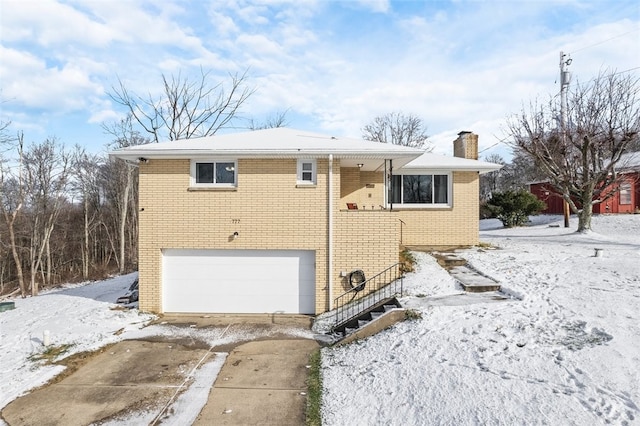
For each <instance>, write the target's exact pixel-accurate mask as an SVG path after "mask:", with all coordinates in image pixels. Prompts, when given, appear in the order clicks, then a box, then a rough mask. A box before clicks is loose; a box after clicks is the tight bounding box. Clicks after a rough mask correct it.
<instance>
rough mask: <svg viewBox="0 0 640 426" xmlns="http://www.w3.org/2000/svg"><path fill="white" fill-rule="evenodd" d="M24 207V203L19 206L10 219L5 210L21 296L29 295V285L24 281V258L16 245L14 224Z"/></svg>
mask: <svg viewBox="0 0 640 426" xmlns="http://www.w3.org/2000/svg"><path fill="white" fill-rule="evenodd" d="M21 208H22V204H20V205H19V206H18V208H17V209H16V210H15V211H14V212H13V215H12V217H11V219H9V217H8V215H7V213H6V212H5V219H6V220H7V227H8V228H9V241H10V242H11V255H12V256H13V261H14V263H15V264H16V275H18V284H19V285H20V296H22V297H27V287H26V284H25V282H24V271H23V270H22V260H21V259H20V256H19V255H18V249H17V247H16V232H15V228H14V224H15V221H16V216H17V215H18V212H19V211H20V209H21Z"/></svg>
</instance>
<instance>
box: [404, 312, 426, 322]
mask: <svg viewBox="0 0 640 426" xmlns="http://www.w3.org/2000/svg"><path fill="white" fill-rule="evenodd" d="M404 319H406V320H408V321H417V320H421V319H422V312H420V311H418V310H416V309H406V310H405V311H404Z"/></svg>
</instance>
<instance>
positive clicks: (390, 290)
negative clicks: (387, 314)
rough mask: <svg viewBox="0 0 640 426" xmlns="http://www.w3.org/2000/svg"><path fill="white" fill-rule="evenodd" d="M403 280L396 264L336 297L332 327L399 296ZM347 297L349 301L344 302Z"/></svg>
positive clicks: (398, 265)
mask: <svg viewBox="0 0 640 426" xmlns="http://www.w3.org/2000/svg"><path fill="white" fill-rule="evenodd" d="M403 279H404V275H403V273H402V270H401V263H396V264H395V265H393V266H390V267H388V268H387V269H385V270H384V271H382V272H380V273H379V274H377V275H375V276H373V277H371V278H369V279H368V280H366V281H364V282H363V283H361V284H358V285H357V286H356V287H354V288H352V289H350V290H349V291H346V292H345V293H343V294H341V295H340V296H338V297H336V298H335V299H334V306H337V308H336V310H335V322H334V327H335V326H337V325H338V324H343V323H345V322H348V321H350V320H352V319H353V318H355V317H357V316H358V315H360V314H362V313H363V312H365V311H366V310H367V309H369V308H371V307H372V306H374V305H375V304H377V303H379V302H381V301H382V300H384V299H389V298H392V297H395V296H397V295H399V294H400V295H401V294H402V290H403ZM358 296H359V297H358ZM349 297H350V298H351V299H350V300H348V301H346V299H348V298H349Z"/></svg>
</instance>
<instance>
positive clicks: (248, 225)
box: [110, 128, 500, 314]
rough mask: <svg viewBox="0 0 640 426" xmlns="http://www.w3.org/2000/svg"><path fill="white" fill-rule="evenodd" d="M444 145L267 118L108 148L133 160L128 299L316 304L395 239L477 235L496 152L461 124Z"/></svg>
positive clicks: (252, 305) (395, 248) (446, 240)
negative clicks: (481, 148) (426, 146)
mask: <svg viewBox="0 0 640 426" xmlns="http://www.w3.org/2000/svg"><path fill="white" fill-rule="evenodd" d="M454 146H455V152H456V155H457V156H454V157H448V156H439V155H434V154H425V153H423V151H422V150H419V149H416V148H409V147H404V146H397V145H390V144H382V143H377V142H370V141H363V140H357V139H346V138H337V137H333V136H326V135H319V134H314V133H309V132H304V131H298V130H293V129H286V128H277V129H267V130H261V131H255V132H246V133H237V134H228V135H216V136H211V137H204V138H197V139H188V140H180V141H170V142H164V143H158V144H150V145H143V146H133V147H128V148H123V149H119V150H116V151H113V152H111V153H110V155H112V156H114V157H117V158H121V159H124V160H127V161H132V162H137V163H138V164H139V178H140V184H139V254H138V257H139V259H138V262H139V282H140V309H142V310H145V311H152V312H158V313H163V312H166V313H205V312H210V313H266V312H268V313H274V312H277V313H304V314H320V313H322V312H325V311H327V310H330V309H332V308H333V307H334V306H333V305H334V302H333V300H334V298H335V297H336V296H337V295H339V294H340V293H342V292H343V291H344V290H345V289H346V288H348V285H349V284H348V282H347V281H346V280H345V275H346V274H347V273H348V272H349V271H353V270H355V269H359V270H362V271H364V272H365V273H366V274H367V275H373V274H376V273H378V272H379V271H382V270H384V269H385V268H387V267H389V266H390V265H393V264H395V263H397V262H398V253H399V250H400V246H401V244H403V245H405V246H417V245H419V246H468V245H474V244H477V243H478V209H479V205H478V204H479V202H478V185H479V173H482V172H489V171H492V170H496V169H497V168H499V167H500V166H499V165H496V164H491V163H485V162H481V161H477V136H476V135H474V134H472V133H469V132H462V133H461V134H460V135H459V138H458V139H457V140H456V141H455V142H454ZM385 177H387V178H386V179H385Z"/></svg>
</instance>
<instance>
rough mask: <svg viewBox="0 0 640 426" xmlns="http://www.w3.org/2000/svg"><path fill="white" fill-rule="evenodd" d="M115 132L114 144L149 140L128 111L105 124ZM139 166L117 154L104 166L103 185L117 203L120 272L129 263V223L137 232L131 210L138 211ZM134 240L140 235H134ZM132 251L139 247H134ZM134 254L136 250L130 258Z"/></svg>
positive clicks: (131, 230)
mask: <svg viewBox="0 0 640 426" xmlns="http://www.w3.org/2000/svg"><path fill="white" fill-rule="evenodd" d="M103 127H104V128H105V129H106V130H107V131H108V132H109V133H110V134H111V135H113V136H115V140H114V141H113V143H112V144H111V147H112V148H124V147H127V146H133V145H143V144H146V143H149V142H150V141H149V139H146V138H144V137H142V136H141V135H140V133H139V132H137V131H136V130H134V129H133V116H132V115H128V116H127V117H126V118H125V119H123V120H121V121H120V122H118V123H115V124H113V125H112V126H106V125H105V126H103ZM137 178H138V167H137V165H134V164H130V163H128V162H126V161H124V160H121V159H118V158H114V159H110V160H109V161H108V162H107V163H106V164H105V165H104V167H103V185H104V186H105V188H106V192H107V196H108V197H109V198H110V200H111V201H112V202H113V203H114V204H115V206H116V214H115V217H116V218H117V222H118V227H117V228H118V242H119V256H118V258H117V259H118V265H119V270H120V273H124V272H125V270H126V267H127V258H126V246H127V225H130V224H132V223H133V224H135V225H136V226H130V228H129V232H130V233H133V234H134V235H136V236H137V217H133V215H132V214H131V212H134V214H135V212H137V194H138V187H137V183H138V179H137ZM132 206H133V207H135V208H132ZM130 240H131V241H132V242H133V243H135V241H136V240H137V238H132V239H130ZM131 251H132V252H133V251H135V250H131ZM131 257H133V254H132V255H131V256H130V258H131Z"/></svg>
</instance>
